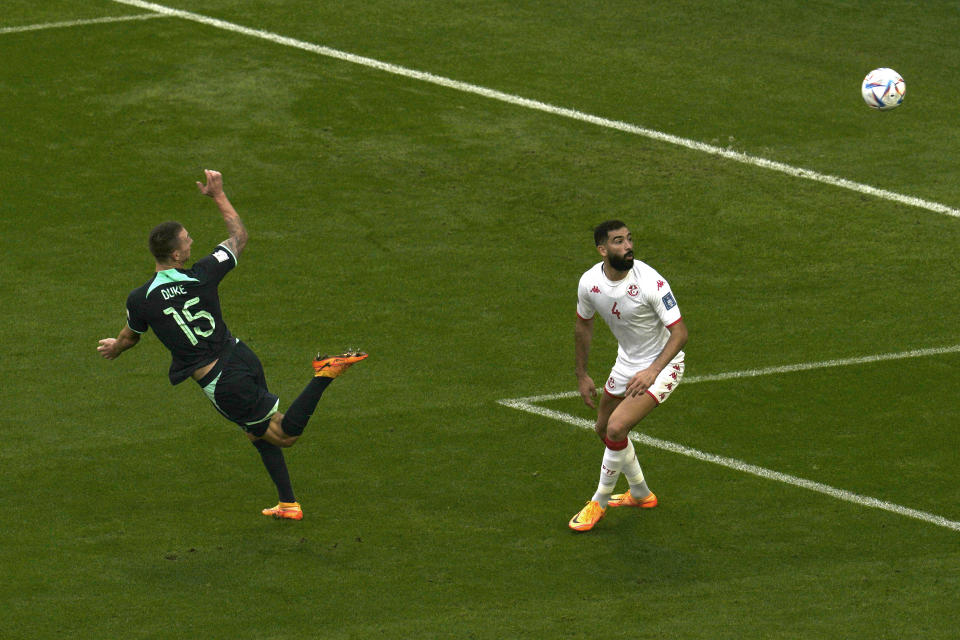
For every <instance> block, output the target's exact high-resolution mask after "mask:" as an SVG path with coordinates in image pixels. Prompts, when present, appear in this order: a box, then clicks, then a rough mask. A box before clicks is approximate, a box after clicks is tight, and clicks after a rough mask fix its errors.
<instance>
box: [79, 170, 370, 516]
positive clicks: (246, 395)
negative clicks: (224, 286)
mask: <svg viewBox="0 0 960 640" xmlns="http://www.w3.org/2000/svg"><path fill="white" fill-rule="evenodd" d="M205 174H206V184H201V183H200V182H198V183H197V188H198V189H199V190H200V193H201V194H203V195H205V196H208V197H210V198H212V199H213V201H214V203H216V205H217V208H218V209H219V210H220V214H221V215H222V216H223V221H224V223H225V224H226V226H227V231H228V232H229V233H230V237H229V238H227V239H226V240H224V241H223V242H221V243H220V244H219V245H217V247H216V248H215V249H214V250H213V252H212V253H210V254H208V255H206V256H204V257H203V258H201V259H199V260H197V261H196V262H195V263H194V264H193V266H192V267H190V268H189V269H187V268H185V266H184V265H185V264H186V262H187V261H188V260H189V259H190V247H191V245H192V244H193V239H192V238H191V237H190V234H189V233H187V230H186V229H185V228H184V227H183V225H181V224H180V223H179V222H164V223H162V224H160V225H157V227H155V228H154V229H153V231H151V232H150V252H151V253H152V254H153V257H154V259H155V260H156V273H155V274H154V275H153V276H152V277H151V278H150V280H148V281H147V283H146V284H144V285H143V286H142V287H139V288H137V289H134V290H133V291H132V292H131V293H130V295H129V296H128V297H127V324H126V326H124V327H123V328H122V329H121V330H120V334H119V335H118V336H117V337H116V338H106V339H104V340H101V341H100V344H99V346H98V347H97V351H98V352H99V353H100V355H102V356H103V357H104V358H106V359H107V360H113V359H115V358H117V357H119V356H120V354H121V353H123V352H124V351H126V350H127V349H129V348H131V347H133V346H136V344H137V343H138V342H139V341H140V336H141V335H142V334H143V333H145V332H146V331H147V330H148V329H151V328H152V329H153V331H154V333H155V334H156V335H157V338H159V340H160V342H162V343H163V345H164V346H165V347H167V349H169V350H170V354H171V356H172V357H173V361H172V362H171V364H170V382H171V383H172V384H179V383H180V382H183V381H184V380H186V379H187V378H193V380H195V381H196V382H197V384H198V385H199V386H200V388H201V389H203V391H204V393H206V395H207V397H208V398H209V399H210V401H211V402H212V403H213V406H214V407H216V409H217V411H219V412H220V413H221V414H223V415H224V417H226V418H227V419H228V420H231V421H232V422H235V423H236V424H238V425H239V426H240V428H241V429H243V431H244V432H245V433H246V435H247V438H249V439H250V441H251V442H252V443H253V446H254V447H256V449H257V451H258V452H259V453H260V458H261V459H262V460H263V464H264V466H265V467H266V468H267V472H268V473H269V474H270V478H271V479H272V480H273V482H274V484H275V485H276V487H277V493H278V494H279V498H280V501H279V503H278V504H277V506H275V507H271V508H269V509H264V510H263V512H262V513H263V515H266V516H273V517H275V518H284V519H290V520H301V519H303V509H302V508H301V507H300V504H299V503H298V502H297V500H296V498H295V497H294V493H293V487H292V485H291V482H290V474H289V473H288V471H287V463H286V460H285V459H284V457H283V450H282V447H290V446H292V445H293V444H294V443H295V442H296V441H297V438H299V437H300V434H302V433H303V430H304V428H305V427H306V426H307V422H308V421H309V420H310V416H311V415H313V411H314V409H316V407H317V403H318V402H319V401H320V396H321V395H322V394H323V392H324V390H325V389H326V388H327V385H329V384H330V382H332V381H333V379H334V378H336V377H338V376H340V374H342V373H343V372H344V371H346V370H347V369H348V368H349V367H350V366H351V365H353V364H355V363H357V362H360V361H361V360H363V359H364V358H366V357H367V354H366V353H363V352H360V351H347V352H345V353H340V354H337V355H333V356H326V355H318V356H317V358H316V359H315V360H314V361H313V369H314V377H313V379H312V380H311V381H310V383H309V384H307V386H306V388H305V389H304V390H303V392H301V394H300V395H299V396H298V397H297V399H296V400H294V401H293V404H291V405H290V408H289V409H288V410H287V412H286V414H284V413H280V412H279V411H278V410H277V409H278V408H279V406H280V400H279V398H278V397H277V396H276V395H274V394H272V393H270V391H269V390H268V389H267V383H266V379H265V377H264V373H263V367H262V366H261V364H260V360H259V359H258V358H257V356H256V354H255V353H254V352H253V351H252V350H251V349H250V348H249V347H248V346H247V345H245V344H244V343H243V342H241V341H240V340H239V339H238V338H235V337H233V335H232V334H231V333H230V330H229V329H228V328H227V324H226V322H224V320H223V316H222V314H221V311H220V296H219V293H218V292H217V287H218V285H219V284H220V281H221V280H222V279H223V278H224V276H226V275H227V273H228V272H229V271H230V270H231V269H233V268H234V267H235V266H237V259H238V258H239V257H240V254H241V253H242V252H243V248H244V246H246V244H247V230H246V228H245V227H244V225H243V222H242V221H241V220H240V216H239V215H238V214H237V212H236V210H235V209H234V208H233V205H232V204H231V203H230V200H229V199H228V198H227V195H226V194H225V193H224V191H223V177H222V176H221V175H220V173H219V172H217V171H210V170H206V171H205Z"/></svg>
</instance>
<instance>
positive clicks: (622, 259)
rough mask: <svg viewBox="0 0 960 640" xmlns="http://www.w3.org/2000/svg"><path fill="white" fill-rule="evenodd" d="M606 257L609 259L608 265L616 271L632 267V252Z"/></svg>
mask: <svg viewBox="0 0 960 640" xmlns="http://www.w3.org/2000/svg"><path fill="white" fill-rule="evenodd" d="M608 258H609V260H610V266H611V267H613V268H614V269H616V270H617V271H630V269H633V253H632V252H631V253H628V254H626V255H624V256H608Z"/></svg>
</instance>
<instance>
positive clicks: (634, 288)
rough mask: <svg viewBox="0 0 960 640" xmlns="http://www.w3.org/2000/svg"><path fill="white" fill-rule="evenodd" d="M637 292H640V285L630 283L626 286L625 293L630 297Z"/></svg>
mask: <svg viewBox="0 0 960 640" xmlns="http://www.w3.org/2000/svg"><path fill="white" fill-rule="evenodd" d="M639 293H640V287H638V286H637V285H635V284H632V285H630V286H629V287H627V295H628V296H630V297H631V298H636V297H637V294H639Z"/></svg>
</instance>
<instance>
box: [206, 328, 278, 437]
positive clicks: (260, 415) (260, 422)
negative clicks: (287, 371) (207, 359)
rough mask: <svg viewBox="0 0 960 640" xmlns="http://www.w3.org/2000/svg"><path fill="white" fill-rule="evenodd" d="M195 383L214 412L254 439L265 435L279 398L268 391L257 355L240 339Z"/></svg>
mask: <svg viewBox="0 0 960 640" xmlns="http://www.w3.org/2000/svg"><path fill="white" fill-rule="evenodd" d="M197 383H198V384H199V385H200V387H201V388H202V389H203V391H204V393H206V394H207V397H208V398H209V399H210V402H212V403H213V406H214V407H216V408H217V411H219V412H220V413H221V414H223V416H224V417H225V418H226V419H227V420H230V421H231V422H235V423H236V424H238V425H240V428H241V429H243V430H244V431H246V432H247V433H251V434H253V435H255V436H257V437H259V436H262V435H263V434H264V433H265V432H266V430H267V427H268V426H269V424H270V418H271V417H272V416H273V414H275V413H276V412H277V409H278V408H279V406H280V398H278V397H277V396H276V395H274V394H272V393H270V391H269V390H268V389H267V379H266V376H264V374H263V365H262V364H260V359H259V358H258V357H257V354H255V353H254V352H253V350H252V349H251V348H250V347H248V346H247V345H245V344H244V343H242V342H240V341H239V340H238V341H237V344H236V346H235V347H234V348H233V349H232V350H231V351H230V352H229V353H228V354H227V355H226V356H224V357H222V358H221V359H220V360H218V361H217V364H215V365H213V368H212V369H210V371H209V372H208V373H207V374H206V375H205V376H204V377H203V378H202V379H200V380H198V381H197Z"/></svg>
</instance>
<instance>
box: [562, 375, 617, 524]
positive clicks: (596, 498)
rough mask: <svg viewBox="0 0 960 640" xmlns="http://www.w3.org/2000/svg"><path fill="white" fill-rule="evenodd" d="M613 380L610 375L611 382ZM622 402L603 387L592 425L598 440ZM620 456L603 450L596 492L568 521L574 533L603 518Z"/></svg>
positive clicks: (602, 435) (601, 437)
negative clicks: (595, 419)
mask: <svg viewBox="0 0 960 640" xmlns="http://www.w3.org/2000/svg"><path fill="white" fill-rule="evenodd" d="M613 379H614V378H613V375H612V374H611V382H612V381H613ZM611 382H608V384H611ZM624 384H625V383H624ZM622 401H623V398H621V397H619V396H616V395H614V394H613V393H611V392H609V391H607V389H606V387H604V389H603V392H602V394H601V396H600V406H599V407H598V408H597V421H596V423H595V424H594V431H596V433H597V436H599V437H600V440H602V441H604V442H605V441H606V436H607V428H608V422H609V420H610V417H611V416H612V415H613V413H614V412H615V411H616V409H617V407H618V406H619V405H620V403H621V402H622ZM620 455H621V454H620V453H619V452H610V450H609V448H606V449H604V453H603V462H602V463H601V465H600V482H599V484H598V485H597V491H596V492H595V493H594V494H593V497H592V498H591V499H590V500H589V501H588V502H587V504H586V505H585V506H584V507H583V508H582V509H581V510H580V511H579V512H578V513H577V514H576V515H575V516H573V518H571V519H570V522H569V527H570V528H571V529H573V530H574V531H589V530H590V529H592V528H593V527H594V525H595V524H596V523H597V522H599V521H600V519H601V518H603V516H604V514H605V513H606V509H607V502H608V500H609V499H610V495H611V494H612V493H613V489H614V487H615V486H616V482H617V477H619V475H620V473H619V471H614V469H613V468H614V467H618V466H619V465H620V463H618V462H617V460H616V458H617V457H618V456H620Z"/></svg>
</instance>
